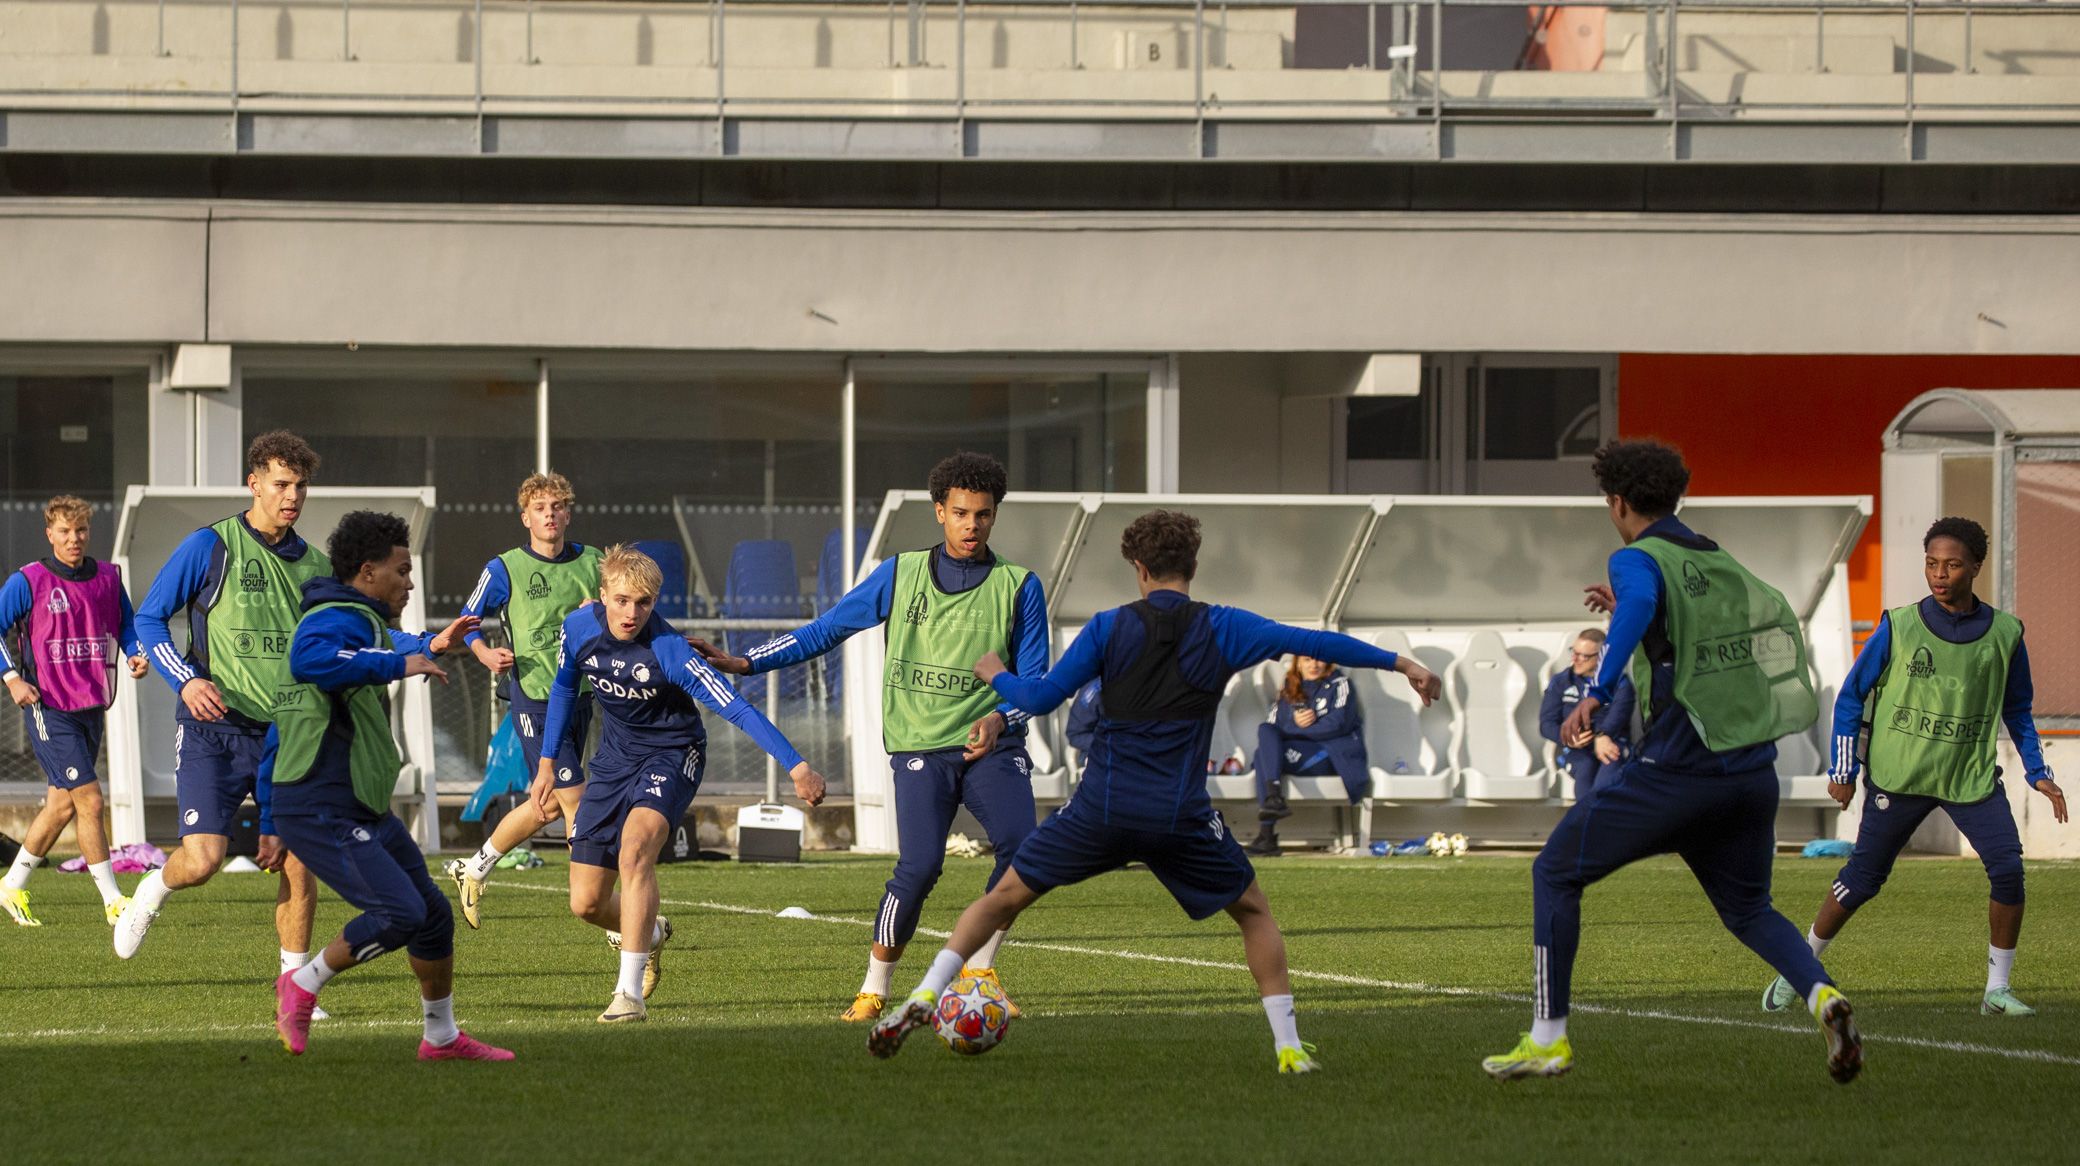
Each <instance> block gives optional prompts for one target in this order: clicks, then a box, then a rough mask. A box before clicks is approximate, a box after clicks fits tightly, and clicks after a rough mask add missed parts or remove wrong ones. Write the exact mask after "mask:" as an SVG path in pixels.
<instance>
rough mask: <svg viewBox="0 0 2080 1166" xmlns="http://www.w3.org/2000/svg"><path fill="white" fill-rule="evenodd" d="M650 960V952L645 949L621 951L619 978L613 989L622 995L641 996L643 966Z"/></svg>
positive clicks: (637, 997)
mask: <svg viewBox="0 0 2080 1166" xmlns="http://www.w3.org/2000/svg"><path fill="white" fill-rule="evenodd" d="M649 962H650V953H649V952H645V951H629V950H627V949H625V948H624V949H623V950H622V952H621V978H620V979H619V980H617V981H615V983H614V990H615V991H616V992H619V993H621V994H622V995H624V996H633V997H635V998H636V999H638V1000H641V999H642V998H643V968H644V966H645V965H647V964H648V963H649Z"/></svg>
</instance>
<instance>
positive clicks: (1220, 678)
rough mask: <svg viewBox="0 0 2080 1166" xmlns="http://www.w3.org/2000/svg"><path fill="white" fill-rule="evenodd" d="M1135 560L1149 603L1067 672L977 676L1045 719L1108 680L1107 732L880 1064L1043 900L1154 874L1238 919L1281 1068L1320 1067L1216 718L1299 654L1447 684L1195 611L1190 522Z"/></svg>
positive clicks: (1195, 561)
mask: <svg viewBox="0 0 2080 1166" xmlns="http://www.w3.org/2000/svg"><path fill="white" fill-rule="evenodd" d="M1120 556H1121V557H1122V558H1124V559H1126V560H1127V561H1128V562H1130V563H1132V564H1133V565H1134V576H1135V579H1136V581H1137V582H1138V583H1139V584H1140V587H1141V601H1140V602H1138V603H1131V604H1128V605H1127V606H1125V607H1118V608H1114V609H1113V610H1111V611H1104V612H1099V613H1098V614H1097V615H1095V616H1093V617H1092V618H1091V621H1090V623H1088V624H1086V625H1084V629H1083V631H1082V632H1080V633H1078V634H1077V637H1076V641H1075V642H1074V643H1072V644H1071V645H1070V646H1069V650H1068V651H1066V652H1064V653H1062V659H1061V662H1060V663H1058V664H1056V665H1055V667H1054V669H1053V670H1052V671H1050V672H1048V673H1047V674H1046V675H1045V676H1040V677H1022V676H1017V675H1014V674H1012V673H1011V672H1010V671H1008V670H1006V669H1005V668H1004V665H1003V661H1002V660H1000V659H998V658H997V656H996V655H995V654H994V653H991V654H987V655H984V656H983V657H982V658H981V659H980V660H979V661H977V663H976V665H975V674H976V675H977V676H979V677H981V678H983V679H984V680H987V681H988V682H989V684H990V686H991V687H992V688H993V689H994V690H995V691H996V692H997V693H998V694H999V695H1001V696H1002V697H1004V699H1005V700H1007V701H1009V702H1010V703H1011V704H1012V705H1014V706H1016V707H1018V708H1020V709H1023V710H1024V711H1025V712H1026V713H1028V714H1029V715H1032V716H1041V715H1044V714H1046V713H1048V712H1049V711H1051V710H1053V709H1054V708H1055V707H1056V706H1057V705H1059V704H1061V703H1062V702H1063V701H1064V700H1067V699H1069V697H1070V696H1071V694H1073V693H1075V692H1076V691H1077V689H1078V688H1080V687H1081V686H1083V685H1084V684H1086V683H1088V682H1089V681H1091V680H1092V679H1095V678H1098V677H1100V676H1102V677H1103V678H1104V685H1103V687H1102V688H1100V689H1099V690H1098V699H1099V701H1100V702H1101V706H1102V708H1101V713H1100V717H1099V720H1098V725H1097V731H1096V734H1095V735H1094V737H1093V738H1092V741H1091V751H1090V757H1089V760H1088V761H1087V762H1086V764H1085V766H1084V770H1083V780H1082V782H1081V783H1079V784H1078V785H1077V787H1076V793H1075V794H1074V795H1073V796H1071V798H1070V799H1069V804H1068V805H1067V806H1066V807H1064V808H1063V809H1062V811H1061V812H1060V813H1058V814H1056V815H1055V816H1054V817H1052V818H1049V819H1048V820H1047V821H1046V822H1044V823H1042V824H1041V825H1040V827H1039V828H1038V829H1037V830H1035V831H1034V832H1033V834H1032V836H1031V837H1030V838H1027V839H1026V840H1025V844H1024V845H1023V846H1021V847H1019V850H1018V854H1017V855H1016V856H1014V857H1013V858H1012V860H1011V869H1010V870H1009V871H1007V872H1006V873H1005V875H1004V877H1003V878H1002V879H1001V880H1000V881H999V882H998V883H997V884H996V886H995V887H994V888H992V889H991V890H990V891H989V892H988V893H987V894H985V895H983V897H982V898H980V899H977V900H976V901H975V902H974V903H973V904H971V905H970V906H969V907H968V909H967V910H966V911H965V912H963V913H962V914H961V918H960V922H959V923H957V924H955V925H954V929H953V936H952V938H950V939H948V940H947V943H946V949H945V950H944V951H941V952H940V953H939V955H938V957H937V958H936V959H934V960H933V961H932V966H931V970H930V971H928V972H927V973H926V974H925V977H924V980H923V982H922V983H920V984H919V985H918V986H917V989H916V990H915V991H913V992H912V993H910V996H909V999H908V1000H906V1001H905V1002H904V1004H903V1006H902V1007H901V1008H899V1009H897V1010H896V1011H895V1012H893V1013H891V1014H890V1015H889V1016H887V1017H885V1018H883V1019H882V1020H881V1021H880V1022H879V1023H877V1024H876V1025H875V1026H874V1031H873V1032H872V1034H871V1035H870V1036H869V1037H868V1039H867V1048H868V1049H869V1050H870V1051H872V1052H873V1053H874V1055H875V1056H877V1057H889V1056H894V1055H895V1053H896V1051H897V1050H898V1049H899V1048H901V1046H902V1043H903V1038H904V1037H906V1036H908V1035H909V1034H910V1033H911V1032H912V1031H914V1030H915V1029H917V1028H918V1027H920V1026H922V1025H925V1024H928V1023H930V1022H931V1017H932V1013H933V1011H934V1010H935V1009H936V1008H937V1007H938V1002H939V996H940V994H941V993H942V992H944V991H945V990H946V986H947V984H949V983H951V982H952V981H953V979H954V977H955V976H956V975H959V974H962V969H963V966H964V965H966V964H967V963H968V962H969V960H970V958H971V957H972V956H973V955H974V954H975V953H976V952H977V951H978V950H980V949H981V948H982V947H983V945H985V944H987V943H990V942H993V940H994V938H995V937H996V936H998V935H1001V934H1003V932H1004V929H1006V928H1008V927H1010V926H1011V923H1012V921H1013V920H1014V919H1016V918H1017V917H1018V914H1019V912H1021V911H1023V910H1025V909H1026V908H1027V907H1030V906H1032V905H1033V903H1034V901H1035V900H1037V899H1039V897H1040V896H1041V895H1044V894H1046V893H1047V892H1048V891H1050V890H1052V889H1054V888H1055V887H1065V886H1068V885H1070V884H1072V883H1078V882H1082V881H1083V880H1085V879H1088V878H1091V877H1093V876H1096V875H1100V874H1104V873H1105V872H1106V871H1110V870H1117V869H1118V868H1120V867H1122V866H1125V865H1126V864H1128V863H1130V862H1140V863H1145V864H1147V866H1148V869H1149V871H1150V872H1151V873H1152V874H1154V875H1155V876H1156V878H1157V879H1158V880H1160V881H1161V882H1162V884H1163V886H1164V888H1165V889H1167V890H1168V891H1169V892H1170V894H1171V896H1172V897H1173V898H1175V899H1176V900H1177V904H1178V906H1180V907H1182V908H1184V912H1185V914H1186V915H1188V916H1190V917H1191V918H1193V919H1195V920H1196V919H1205V918H1207V917H1208V916H1211V915H1212V914H1214V913H1215V912H1217V911H1226V912H1227V913H1228V915H1229V916H1230V917H1231V918H1233V919H1234V920H1235V922H1236V924H1237V925H1239V926H1240V927H1241V929H1242V946H1243V951H1244V953H1245V954H1246V956H1247V958H1248V961H1249V970H1250V974H1251V976H1253V977H1254V978H1255V979H1256V982H1257V991H1258V994H1259V995H1260V996H1261V997H1262V998H1263V1003H1264V1014H1265V1015H1266V1016H1267V1017H1268V1018H1269V1019H1270V1021H1271V1033H1272V1044H1273V1048H1274V1049H1275V1051H1276V1056H1277V1064H1278V1071H1279V1072H1281V1073H1311V1072H1313V1071H1315V1070H1316V1069H1317V1068H1319V1067H1320V1065H1319V1063H1318V1062H1317V1061H1316V1060H1315V1059H1314V1056H1313V1046H1312V1045H1306V1044H1302V1043H1301V1041H1300V1033H1299V1027H1298V1024H1297V1022H1296V1021H1295V1019H1294V1015H1293V989H1292V982H1291V979H1290V977H1289V975H1288V973H1287V970H1286V944H1285V938H1284V937H1283V936H1282V935H1281V934H1280V933H1279V930H1278V923H1277V921H1275V920H1274V919H1273V918H1272V917H1271V906H1270V904H1269V903H1267V902H1266V901H1265V899H1264V891H1263V889H1262V888H1261V887H1259V886H1258V885H1257V880H1256V872H1255V871H1254V870H1252V869H1251V868H1250V864H1249V859H1248V857H1247V856H1245V855H1244V854H1243V852H1242V847H1241V846H1240V845H1238V844H1237V843H1236V841H1235V838H1234V836H1233V835H1231V834H1230V833H1229V832H1228V829H1227V825H1226V823H1224V822H1223V821H1222V820H1221V816H1220V812H1219V811H1217V810H1215V809H1214V808H1213V803H1212V801H1211V800H1210V799H1209V798H1208V796H1207V793H1206V747H1207V743H1208V742H1209V741H1210V740H1211V739H1212V736H1213V722H1214V714H1215V711H1216V710H1217V709H1218V708H1219V707H1220V702H1221V693H1222V692H1223V691H1224V690H1225V689H1226V688H1227V683H1228V679H1229V678H1230V677H1232V676H1233V675H1235V673H1237V672H1240V671H1242V670H1243V669H1245V668H1249V667H1252V666H1254V665H1256V664H1258V663H1261V662H1262V661H1265V660H1271V659H1275V658H1277V657H1279V656H1281V655H1284V654H1286V653H1288V652H1291V653H1296V654H1298V655H1302V656H1312V657H1314V658H1315V659H1317V660H1327V661H1331V662H1333V663H1337V664H1348V665H1352V666H1356V667H1366V668H1389V669H1392V670H1394V671H1396V672H1399V673H1401V674H1402V675H1403V676H1406V677H1407V678H1408V682H1409V684H1410V685H1412V686H1413V687H1414V688H1415V690H1416V692H1417V694H1418V695H1419V696H1420V697H1421V698H1422V701H1423V703H1424V704H1429V703H1430V702H1431V701H1432V700H1435V699H1436V698H1437V693H1438V687H1439V685H1438V680H1437V677H1436V676H1434V675H1432V674H1431V673H1430V671H1429V670H1428V669H1426V668H1424V667H1423V666H1422V665H1421V664H1419V663H1417V662H1416V661H1415V660H1414V658H1412V657H1408V656H1401V657H1397V656H1396V655H1395V654H1394V653H1392V652H1389V651H1386V650H1384V649H1381V648H1377V647H1374V646H1373V645H1371V644H1368V643H1365V642H1364V641H1362V640H1355V639H1352V638H1351V637H1349V636H1345V635H1339V634H1338V633H1336V632H1326V631H1307V630H1304V629H1301V628H1295V627H1288V626H1286V625H1284V624H1278V623H1273V622H1271V621H1270V620H1268V619H1265V618H1264V617H1262V616H1260V615H1255V614H1252V613H1250V612H1247V611H1242V610H1239V609H1236V608H1232V607H1217V606H1210V605H1208V604H1204V603H1197V602H1194V601H1193V600H1192V598H1191V594H1190V593H1191V584H1192V577H1193V575H1194V574H1196V573H1197V570H1198V566H1199V520H1198V519H1196V518H1193V517H1192V516H1190V515H1188V514H1180V513H1178V512H1176V511H1173V510H1155V511H1151V512H1149V513H1147V514H1144V515H1142V516H1141V517H1139V518H1137V519H1135V520H1134V521H1133V522H1132V523H1131V524H1129V525H1128V527H1127V529H1126V532H1125V534H1123V535H1122V536H1121V537H1120Z"/></svg>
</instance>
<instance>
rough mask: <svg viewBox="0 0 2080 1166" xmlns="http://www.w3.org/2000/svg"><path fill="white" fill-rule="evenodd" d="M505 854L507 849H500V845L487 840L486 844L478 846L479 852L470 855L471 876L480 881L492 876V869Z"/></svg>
mask: <svg viewBox="0 0 2080 1166" xmlns="http://www.w3.org/2000/svg"><path fill="white" fill-rule="evenodd" d="M505 856H506V852H505V851H503V850H500V849H499V848H498V847H496V846H493V845H491V844H490V843H489V842H486V843H485V844H484V845H482V846H480V847H478V848H477V852H476V853H475V854H472V855H470V856H469V874H470V877H471V878H473V879H476V880H478V881H479V882H481V881H483V880H484V879H488V878H490V877H491V871H492V870H493V868H495V867H497V866H498V860H499V859H501V858H504V857H505Z"/></svg>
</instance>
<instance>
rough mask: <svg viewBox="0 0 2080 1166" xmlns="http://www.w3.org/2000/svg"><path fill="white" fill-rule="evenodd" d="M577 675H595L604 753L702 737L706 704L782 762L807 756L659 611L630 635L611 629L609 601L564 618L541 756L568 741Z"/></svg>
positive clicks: (655, 748)
mask: <svg viewBox="0 0 2080 1166" xmlns="http://www.w3.org/2000/svg"><path fill="white" fill-rule="evenodd" d="M580 677H582V678H584V679H586V680H590V681H591V682H592V692H593V699H594V702H595V707H597V708H598V710H599V713H600V738H599V753H598V756H600V757H607V758H620V759H623V760H630V761H633V760H637V759H639V758H641V757H642V756H644V755H645V754H648V753H655V752H661V751H663V750H667V749H678V748H689V747H691V746H693V745H695V744H698V743H699V742H702V741H705V740H706V739H707V730H706V729H705V728H704V727H703V726H702V724H701V714H700V708H699V707H698V706H699V705H706V706H708V707H709V708H711V709H713V710H715V711H716V712H718V713H720V714H722V717H723V719H724V720H727V721H728V722H729V723H730V724H732V725H735V726H736V727H737V728H738V729H740V730H742V731H743V732H744V733H745V734H746V735H747V736H749V737H750V738H751V739H752V741H753V742H755V743H756V744H757V745H758V747H759V748H760V749H763V750H765V752H766V753H767V754H768V755H770V756H771V757H772V758H773V759H774V760H775V761H778V762H779V763H780V766H781V768H783V769H793V768H794V767H795V766H797V765H800V764H801V763H802V755H801V754H800V753H798V752H796V751H795V747H794V746H793V745H792V744H790V743H789V742H788V740H787V737H786V736H785V735H783V734H782V733H781V732H780V730H779V729H777V728H775V727H774V726H773V722H771V721H769V720H767V719H766V717H765V714H764V713H761V712H759V711H758V709H757V708H756V707H754V706H752V705H751V704H750V703H749V702H747V701H746V700H745V699H744V698H743V697H742V696H740V695H738V693H737V690H736V689H735V688H732V687H731V686H730V684H729V682H728V681H727V680H725V679H723V676H722V674H721V673H720V672H717V671H715V669H714V668H713V667H711V666H710V665H709V664H708V662H707V661H706V660H703V659H701V657H700V655H699V654H698V653H696V652H695V651H694V650H693V648H692V646H691V645H689V644H688V643H687V642H686V638H685V637H684V636H681V635H680V634H679V633H678V632H676V631H674V630H672V625H671V623H670V621H668V620H666V619H665V618H664V617H663V616H661V615H659V614H657V613H656V612H655V611H652V612H651V613H650V622H648V623H646V624H644V625H643V627H642V628H641V629H639V630H638V631H637V632H636V634H635V637H634V638H633V639H628V640H619V639H616V638H614V634H613V633H612V632H611V631H609V630H608V628H607V608H606V605H605V604H601V603H595V604H592V605H591V606H589V607H581V608H579V609H578V610H576V611H574V612H572V613H571V614H570V616H569V617H568V618H567V619H565V620H564V621H563V653H562V657H561V659H560V662H559V664H558V666H557V669H556V679H555V681H554V682H552V683H551V684H550V686H549V715H548V717H547V718H546V719H545V724H544V725H543V728H542V756H544V757H554V756H556V754H557V751H558V750H560V749H561V748H562V747H563V737H564V734H565V733H566V732H568V731H569V726H570V723H571V710H572V708H573V707H574V705H575V704H576V703H577V699H578V680H579V678H580ZM594 764H595V765H598V764H600V762H598V761H595V762H594Z"/></svg>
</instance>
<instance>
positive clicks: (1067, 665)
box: [975, 611, 1112, 717]
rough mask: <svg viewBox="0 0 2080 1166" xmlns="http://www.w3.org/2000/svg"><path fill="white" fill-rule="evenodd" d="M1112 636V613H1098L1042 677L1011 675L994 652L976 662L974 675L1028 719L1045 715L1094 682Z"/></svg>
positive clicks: (1011, 672) (1009, 670) (1010, 671)
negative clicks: (1107, 641) (1025, 714)
mask: <svg viewBox="0 0 2080 1166" xmlns="http://www.w3.org/2000/svg"><path fill="white" fill-rule="evenodd" d="M1111 634H1112V613H1111V612H1109V611H1101V612H1099V613H1098V614H1097V615H1094V616H1092V617H1091V622H1089V623H1087V624H1085V625H1083V630H1082V631H1080V632H1078V633H1076V639H1075V640H1074V641H1072V642H1071V643H1070V644H1069V650H1068V651H1066V652H1063V653H1062V658H1061V659H1060V660H1057V661H1055V665H1054V667H1053V668H1050V669H1048V670H1047V672H1046V674H1045V675H1041V676H1022V675H1020V674H1018V673H1016V672H1013V671H1012V670H1011V669H1009V668H1007V667H1005V665H1004V661H1003V659H1002V658H1001V657H999V656H998V655H997V654H996V653H995V652H991V653H989V654H987V655H985V656H983V657H982V659H980V660H977V661H976V662H975V675H976V676H977V677H979V678H981V680H982V681H983V682H984V683H985V684H988V685H989V686H990V687H991V688H994V689H996V690H997V695H998V696H1001V697H1003V698H1004V702H1005V703H1006V704H1009V705H1011V706H1012V707H1013V708H1017V709H1021V710H1023V711H1024V712H1025V713H1027V714H1028V715H1030V716H1036V717H1040V716H1046V715H1047V714H1048V713H1051V712H1053V711H1054V710H1055V709H1056V708H1059V707H1060V706H1061V703H1062V702H1063V701H1065V700H1068V699H1069V698H1070V697H1071V696H1074V695H1075V694H1076V690H1077V689H1079V688H1082V687H1083V686H1084V685H1086V684H1089V683H1090V682H1091V681H1092V680H1095V679H1097V676H1098V672H1099V669H1100V666H1101V665H1102V663H1103V661H1104V652H1105V643H1106V640H1107V639H1108V638H1109V637H1110V636H1111Z"/></svg>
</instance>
